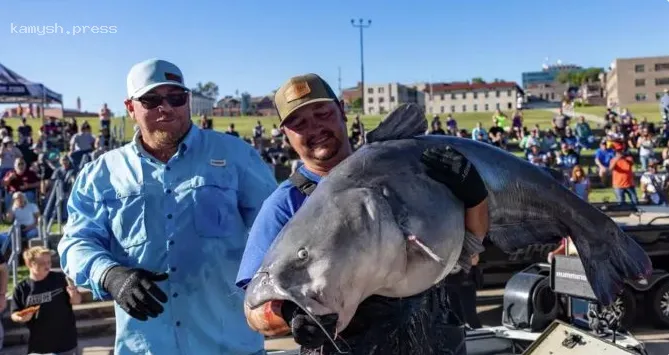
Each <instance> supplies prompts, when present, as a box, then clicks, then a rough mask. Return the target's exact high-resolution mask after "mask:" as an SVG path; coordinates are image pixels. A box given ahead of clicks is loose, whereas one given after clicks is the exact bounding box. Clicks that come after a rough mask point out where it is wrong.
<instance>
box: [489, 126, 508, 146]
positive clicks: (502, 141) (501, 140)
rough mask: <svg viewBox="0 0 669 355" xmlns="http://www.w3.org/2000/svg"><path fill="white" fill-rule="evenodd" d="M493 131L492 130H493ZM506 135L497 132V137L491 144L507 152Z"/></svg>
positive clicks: (493, 138)
mask: <svg viewBox="0 0 669 355" xmlns="http://www.w3.org/2000/svg"><path fill="white" fill-rule="evenodd" d="M491 131H492V130H491ZM506 143H507V141H506V135H505V134H504V132H500V131H497V132H496V133H495V136H494V137H492V139H491V140H490V144H492V145H494V146H495V147H498V148H501V149H504V150H506Z"/></svg>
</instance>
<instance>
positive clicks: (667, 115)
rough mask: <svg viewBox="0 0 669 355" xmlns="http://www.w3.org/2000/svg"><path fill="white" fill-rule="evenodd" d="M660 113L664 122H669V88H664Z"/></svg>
mask: <svg viewBox="0 0 669 355" xmlns="http://www.w3.org/2000/svg"><path fill="white" fill-rule="evenodd" d="M660 115H661V116H662V120H663V121H664V122H669V89H664V95H662V97H661V98H660Z"/></svg>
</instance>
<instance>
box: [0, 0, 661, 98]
mask: <svg viewBox="0 0 669 355" xmlns="http://www.w3.org/2000/svg"><path fill="white" fill-rule="evenodd" d="M361 17H362V18H365V19H367V18H370V19H372V26H371V27H370V28H369V29H367V30H365V79H366V81H367V82H369V83H384V82H390V81H397V82H408V83H411V82H417V81H455V80H467V79H471V78H472V77H476V76H481V77H483V78H484V79H494V78H501V79H505V80H515V81H518V82H519V83H520V75H521V72H523V71H528V70H537V69H540V68H541V64H542V63H543V61H544V58H546V57H548V58H550V61H551V62H555V61H556V60H557V59H561V60H562V62H563V63H576V64H580V65H583V66H603V67H606V66H608V65H609V63H610V62H611V61H612V60H613V59H614V58H616V57H631V56H651V55H667V54H669V32H667V27H666V23H667V19H669V1H667V0H642V1H640V0H606V1H605V0H561V1H530V0H506V1H497V0H467V1H454V0H414V1H407V0H386V1H382V0H358V1H353V0H342V1H317V0H311V1H309V0H283V1H267V0H248V1H182V0H144V1H132V0H114V1H90V0H89V1H74V0H71V1H70V0H21V1H19V0H10V1H6V2H4V3H3V6H2V16H1V17H0V63H2V64H4V65H6V66H7V67H9V68H10V69H12V70H14V71H16V72H18V73H19V74H21V75H23V76H24V77H26V78H28V79H30V80H33V81H38V82H42V83H44V84H45V85H47V86H48V87H50V88H51V89H52V90H55V91H57V92H60V93H62V94H63V95H64V100H65V106H66V107H68V108H74V107H75V105H76V104H75V103H76V98H77V96H80V97H81V99H82V104H83V108H84V109H86V110H92V111H96V110H98V109H99V107H100V105H101V104H102V103H103V102H107V103H108V104H109V106H110V107H111V109H112V110H115V111H120V110H121V109H122V107H123V104H122V102H123V99H124V98H125V93H126V89H125V81H126V74H127V72H128V70H129V69H130V67H131V66H132V65H133V64H134V63H136V62H138V61H141V60H144V59H147V58H151V57H161V58H164V59H167V60H170V61H173V62H174V63H176V64H177V65H179V66H180V67H181V69H182V71H183V72H184V75H185V79H186V81H187V85H189V86H191V87H192V86H194V85H195V84H196V83H197V82H198V81H202V82H206V81H214V82H215V83H217V84H218V86H219V88H220V94H221V95H225V94H234V92H235V90H239V91H240V92H243V91H248V92H250V93H251V94H253V95H262V94H266V93H269V92H270V91H271V90H273V89H276V88H277V87H278V86H280V85H281V84H282V83H283V82H284V81H285V80H286V79H288V78H289V77H290V76H293V75H297V74H301V73H306V72H315V73H318V74H320V75H321V76H323V77H324V78H325V79H326V80H327V81H329V82H330V84H331V85H332V87H333V88H334V89H335V90H337V89H338V68H341V79H342V87H344V88H345V87H349V86H354V85H355V83H356V82H357V81H358V80H359V78H360V52H359V51H360V49H359V32H358V30H357V29H354V28H353V27H352V26H351V24H350V20H351V18H356V19H357V18H361ZM12 24H13V25H14V26H21V25H37V26H46V25H55V24H58V25H59V26H61V27H62V28H63V29H64V30H65V31H67V30H71V29H72V26H116V28H117V32H116V33H114V34H100V33H98V34H93V33H87V34H79V35H76V36H75V35H66V34H47V35H42V36H40V35H36V34H16V33H11V32H12ZM71 32H72V31H71Z"/></svg>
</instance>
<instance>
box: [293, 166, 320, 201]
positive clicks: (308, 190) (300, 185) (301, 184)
mask: <svg viewBox="0 0 669 355" xmlns="http://www.w3.org/2000/svg"><path fill="white" fill-rule="evenodd" d="M288 179H289V180H290V182H291V183H293V185H295V187H297V189H298V190H300V192H301V193H303V194H304V195H307V196H309V195H311V194H312V193H313V192H314V190H315V189H316V183H315V182H313V181H311V180H309V179H307V177H306V176H304V174H302V173H301V172H300V171H299V170H295V172H294V173H292V174H291V175H290V177H289V178H288Z"/></svg>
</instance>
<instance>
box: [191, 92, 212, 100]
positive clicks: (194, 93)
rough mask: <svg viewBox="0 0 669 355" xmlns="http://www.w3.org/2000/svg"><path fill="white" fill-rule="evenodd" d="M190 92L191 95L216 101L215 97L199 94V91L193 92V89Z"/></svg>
mask: <svg viewBox="0 0 669 355" xmlns="http://www.w3.org/2000/svg"><path fill="white" fill-rule="evenodd" d="M191 94H192V95H193V97H199V98H201V99H207V100H211V101H216V99H214V98H211V97H209V96H205V95H202V94H200V93H199V92H193V91H191Z"/></svg>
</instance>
